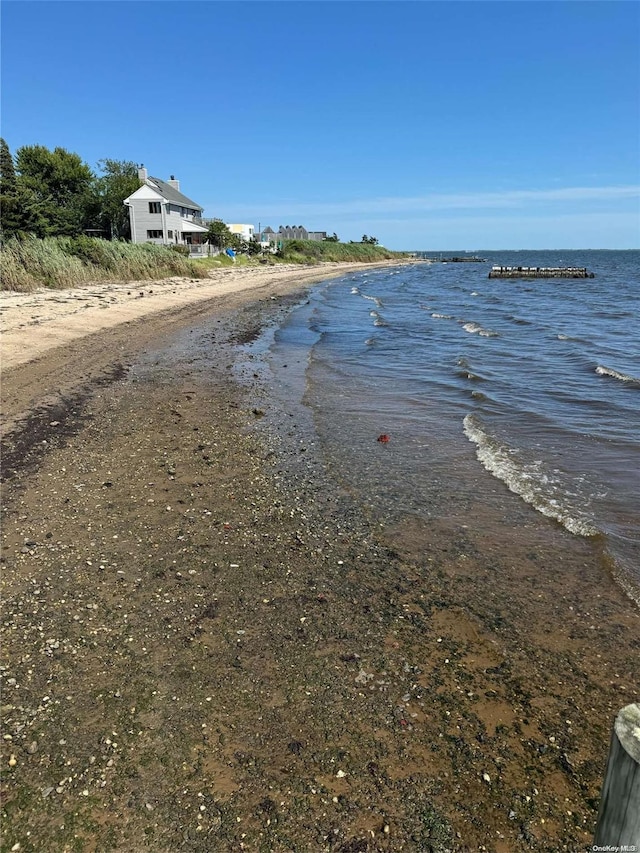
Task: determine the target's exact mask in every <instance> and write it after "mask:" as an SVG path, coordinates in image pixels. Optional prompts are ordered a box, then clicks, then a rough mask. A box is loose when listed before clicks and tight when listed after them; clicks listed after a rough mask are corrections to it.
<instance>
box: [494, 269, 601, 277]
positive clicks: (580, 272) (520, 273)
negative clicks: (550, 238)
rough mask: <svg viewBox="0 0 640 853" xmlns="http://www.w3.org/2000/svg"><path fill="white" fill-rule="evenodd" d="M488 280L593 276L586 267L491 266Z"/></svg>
mask: <svg viewBox="0 0 640 853" xmlns="http://www.w3.org/2000/svg"><path fill="white" fill-rule="evenodd" d="M489 278H594V274H593V273H592V272H589V270H588V269H587V268H586V267H501V266H493V267H491V270H490V272H489Z"/></svg>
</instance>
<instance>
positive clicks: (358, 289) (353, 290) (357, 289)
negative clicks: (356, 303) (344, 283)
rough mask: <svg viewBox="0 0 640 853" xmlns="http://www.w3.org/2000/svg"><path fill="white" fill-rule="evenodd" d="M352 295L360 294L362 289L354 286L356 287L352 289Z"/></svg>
mask: <svg viewBox="0 0 640 853" xmlns="http://www.w3.org/2000/svg"><path fill="white" fill-rule="evenodd" d="M351 293H354V294H357V293H360V288H358V287H355V286H354V287H352V288H351Z"/></svg>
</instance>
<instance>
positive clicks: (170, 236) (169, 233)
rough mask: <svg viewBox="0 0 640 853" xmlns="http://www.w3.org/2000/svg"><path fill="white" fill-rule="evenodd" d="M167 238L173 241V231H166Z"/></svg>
mask: <svg viewBox="0 0 640 853" xmlns="http://www.w3.org/2000/svg"><path fill="white" fill-rule="evenodd" d="M167 237H168V238H169V240H173V231H167Z"/></svg>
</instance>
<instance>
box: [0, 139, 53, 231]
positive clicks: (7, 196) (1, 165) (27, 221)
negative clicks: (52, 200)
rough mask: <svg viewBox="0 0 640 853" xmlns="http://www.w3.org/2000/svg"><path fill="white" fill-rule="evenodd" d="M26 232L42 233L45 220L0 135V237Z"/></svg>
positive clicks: (44, 229)
mask: <svg viewBox="0 0 640 853" xmlns="http://www.w3.org/2000/svg"><path fill="white" fill-rule="evenodd" d="M27 233H31V234H35V235H36V236H39V237H43V236H44V235H45V234H46V233H47V222H46V220H45V218H44V216H43V215H42V211H41V209H40V205H39V202H38V199H37V198H36V196H35V194H34V193H33V192H32V191H31V190H30V189H29V188H28V187H25V186H24V185H23V184H22V182H21V181H20V179H19V178H18V176H17V175H16V169H15V164H14V162H13V157H12V156H11V151H10V150H9V146H8V145H7V143H6V141H5V140H4V139H0V238H2V239H6V238H7V237H12V236H15V235H20V234H27Z"/></svg>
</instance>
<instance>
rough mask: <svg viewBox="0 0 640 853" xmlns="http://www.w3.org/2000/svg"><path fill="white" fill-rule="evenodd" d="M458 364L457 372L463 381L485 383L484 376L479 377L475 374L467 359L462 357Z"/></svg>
mask: <svg viewBox="0 0 640 853" xmlns="http://www.w3.org/2000/svg"><path fill="white" fill-rule="evenodd" d="M456 364H457V366H458V368H459V369H458V370H457V371H456V372H457V374H458V376H461V377H462V378H463V379H471V380H473V381H474V382H483V381H484V376H479V375H478V374H477V373H474V372H473V370H472V368H471V365H470V364H469V362H468V361H467V359H466V358H463V357H462V356H461V357H460V358H459V359H458V361H457V362H456Z"/></svg>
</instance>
